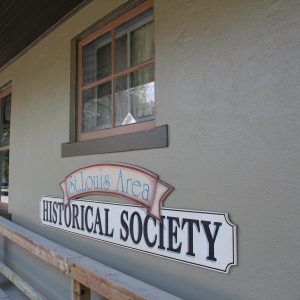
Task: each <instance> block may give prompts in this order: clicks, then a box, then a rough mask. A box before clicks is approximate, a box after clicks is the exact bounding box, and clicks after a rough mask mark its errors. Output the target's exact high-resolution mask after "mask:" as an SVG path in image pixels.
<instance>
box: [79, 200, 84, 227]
mask: <svg viewBox="0 0 300 300" xmlns="http://www.w3.org/2000/svg"><path fill="white" fill-rule="evenodd" d="M84 208H85V206H84V205H80V215H81V228H80V229H81V230H84Z"/></svg>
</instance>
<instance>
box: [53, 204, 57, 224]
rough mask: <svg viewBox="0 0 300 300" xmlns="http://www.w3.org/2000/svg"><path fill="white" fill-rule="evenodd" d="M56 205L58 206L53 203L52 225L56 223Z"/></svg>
mask: <svg viewBox="0 0 300 300" xmlns="http://www.w3.org/2000/svg"><path fill="white" fill-rule="evenodd" d="M57 204H58V203H57V202H53V219H52V221H53V223H54V224H56V222H57V210H56V208H57Z"/></svg>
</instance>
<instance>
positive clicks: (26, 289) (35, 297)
mask: <svg viewBox="0 0 300 300" xmlns="http://www.w3.org/2000/svg"><path fill="white" fill-rule="evenodd" d="M0 273H1V274H3V275H4V276H5V277H6V278H7V279H8V280H9V281H11V282H12V283H13V284H14V285H15V286H16V287H17V288H18V289H19V290H20V291H22V292H23V294H25V295H26V296H27V297H28V298H29V299H32V300H47V299H46V298H45V297H44V296H43V295H41V294H40V293H39V292H38V291H36V290H35V289H34V288H33V287H31V286H30V285H29V284H28V283H27V282H25V281H24V280H23V279H22V278H21V277H20V276H19V275H17V274H16V273H15V272H14V271H12V270H11V269H10V268H9V267H7V266H6V265H5V264H4V263H3V262H2V261H0Z"/></svg>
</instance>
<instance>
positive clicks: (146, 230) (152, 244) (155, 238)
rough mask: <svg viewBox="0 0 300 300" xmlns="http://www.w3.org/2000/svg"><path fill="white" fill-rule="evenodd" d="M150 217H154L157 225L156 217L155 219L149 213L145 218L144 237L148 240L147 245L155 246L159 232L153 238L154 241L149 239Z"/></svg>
mask: <svg viewBox="0 0 300 300" xmlns="http://www.w3.org/2000/svg"><path fill="white" fill-rule="evenodd" d="M149 219H152V220H153V223H154V225H155V226H156V219H154V218H153V217H152V216H149V215H147V216H146V218H145V220H144V239H145V242H146V244H147V246H149V247H151V248H153V247H154V246H155V244H156V241H157V234H155V237H154V240H153V242H151V241H150V240H149V237H148V222H149Z"/></svg>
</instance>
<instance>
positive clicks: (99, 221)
mask: <svg viewBox="0 0 300 300" xmlns="http://www.w3.org/2000/svg"><path fill="white" fill-rule="evenodd" d="M97 225H98V227H99V229H98V233H99V234H101V235H103V231H102V225H101V217H100V210H99V207H97V211H96V218H95V225H94V231H93V232H94V233H97V230H96V226H97Z"/></svg>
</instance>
